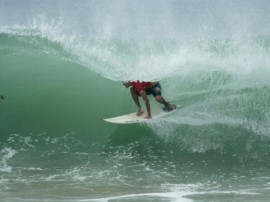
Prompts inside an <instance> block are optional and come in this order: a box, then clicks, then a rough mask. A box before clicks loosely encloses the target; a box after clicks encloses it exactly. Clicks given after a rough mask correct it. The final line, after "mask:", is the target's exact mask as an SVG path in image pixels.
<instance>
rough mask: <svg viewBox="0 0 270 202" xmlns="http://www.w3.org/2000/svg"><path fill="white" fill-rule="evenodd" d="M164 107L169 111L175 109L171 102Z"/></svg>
mask: <svg viewBox="0 0 270 202" xmlns="http://www.w3.org/2000/svg"><path fill="white" fill-rule="evenodd" d="M166 107H167V108H168V110H169V111H172V110H174V109H176V105H174V104H171V103H168V105H167V106H166Z"/></svg>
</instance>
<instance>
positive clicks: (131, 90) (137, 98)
mask: <svg viewBox="0 0 270 202" xmlns="http://www.w3.org/2000/svg"><path fill="white" fill-rule="evenodd" d="M130 93H131V95H132V99H133V101H134V103H135V105H136V106H137V113H136V115H137V116H140V115H141V114H142V113H143V111H142V108H141V104H140V101H139V96H138V95H137V93H136V91H135V89H134V87H131V88H130Z"/></svg>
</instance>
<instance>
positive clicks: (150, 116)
mask: <svg viewBox="0 0 270 202" xmlns="http://www.w3.org/2000/svg"><path fill="white" fill-rule="evenodd" d="M141 97H142V99H143V100H144V102H145V106H146V109H147V116H146V117H145V118H147V119H150V118H152V115H151V108H150V103H149V99H148V97H147V95H146V93H145V91H142V92H141Z"/></svg>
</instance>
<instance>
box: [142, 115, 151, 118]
mask: <svg viewBox="0 0 270 202" xmlns="http://www.w3.org/2000/svg"><path fill="white" fill-rule="evenodd" d="M144 118H145V119H151V118H152V116H151V115H147V116H146V117H144Z"/></svg>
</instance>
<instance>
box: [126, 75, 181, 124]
mask: <svg viewBox="0 0 270 202" xmlns="http://www.w3.org/2000/svg"><path fill="white" fill-rule="evenodd" d="M123 85H124V86H125V87H126V88H129V87H131V86H132V87H131V88H130V93H131V95H132V98H133V101H134V102H135V104H136V106H137V113H136V115H137V116H140V115H141V114H142V113H143V111H142V108H141V104H140V101H139V96H140V97H142V99H143V100H144V102H145V106H146V109H147V116H146V117H144V118H146V119H151V118H152V115H151V107H150V103H149V100H148V97H147V95H150V94H152V95H153V96H154V97H155V99H156V101H157V102H159V103H161V104H164V106H165V108H166V109H167V110H169V111H171V110H173V109H175V108H176V106H175V105H172V104H170V103H169V102H167V101H166V100H165V99H164V98H163V97H162V96H161V86H160V83H159V82H158V81H155V82H150V81H139V80H137V81H125V82H123Z"/></svg>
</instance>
